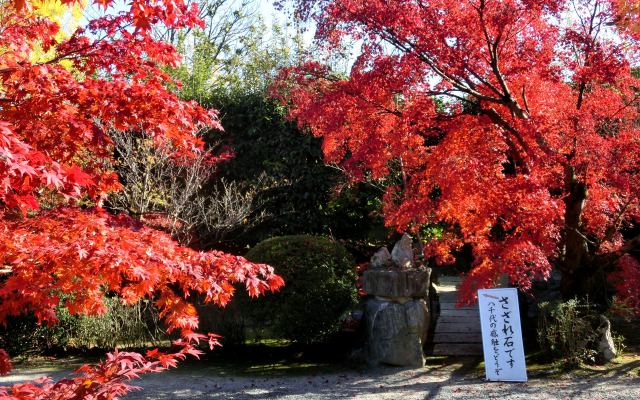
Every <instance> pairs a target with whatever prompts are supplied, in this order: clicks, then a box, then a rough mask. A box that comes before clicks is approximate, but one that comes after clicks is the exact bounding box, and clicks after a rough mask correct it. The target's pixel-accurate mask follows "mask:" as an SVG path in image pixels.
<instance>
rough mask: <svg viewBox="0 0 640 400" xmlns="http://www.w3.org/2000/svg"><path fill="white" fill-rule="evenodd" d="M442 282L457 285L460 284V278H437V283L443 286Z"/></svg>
mask: <svg viewBox="0 0 640 400" xmlns="http://www.w3.org/2000/svg"><path fill="white" fill-rule="evenodd" d="M444 282H447V283H456V284H458V283H461V282H462V277H460V276H439V277H438V283H440V284H443V283H444Z"/></svg>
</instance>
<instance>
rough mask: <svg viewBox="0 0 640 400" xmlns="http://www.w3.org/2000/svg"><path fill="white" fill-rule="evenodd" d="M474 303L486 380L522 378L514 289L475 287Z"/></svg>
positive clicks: (523, 365)
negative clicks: (480, 329) (476, 291)
mask: <svg viewBox="0 0 640 400" xmlns="http://www.w3.org/2000/svg"><path fill="white" fill-rule="evenodd" d="M478 306H479V308H480V326H481V328H482V349H483V351H484V368H485V372H486V375H487V380H489V381H508V382H526V380H527V366H526V363H525V358H524V345H523V343H522V327H521V325H520V308H519V306H518V291H517V289H514V288H502V289H482V290H478Z"/></svg>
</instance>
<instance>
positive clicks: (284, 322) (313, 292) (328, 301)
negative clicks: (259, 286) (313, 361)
mask: <svg viewBox="0 0 640 400" xmlns="http://www.w3.org/2000/svg"><path fill="white" fill-rule="evenodd" d="M246 257H247V258H248V259H249V260H251V261H254V262H260V263H266V264H270V265H272V266H273V267H274V268H275V269H276V273H278V274H279V275H280V276H282V278H283V279H284V281H285V286H284V288H283V289H281V290H280V292H278V293H273V294H266V295H265V296H262V297H259V298H257V299H249V298H247V297H246V296H241V297H240V298H239V301H240V304H241V308H242V310H243V312H244V313H245V315H247V317H248V319H249V320H250V321H251V323H252V324H254V325H255V326H256V327H257V326H259V327H263V328H265V327H266V328H267V329H268V330H270V335H271V336H272V337H274V338H284V339H291V340H295V341H298V342H305V343H310V342H317V341H321V340H323V339H326V338H328V337H329V336H330V335H331V334H332V333H335V332H336V331H337V330H338V328H339V326H340V317H341V316H342V315H343V313H344V312H345V311H346V310H347V309H348V308H349V307H351V306H353V305H354V304H355V302H356V300H357V289H356V274H355V270H354V262H353V259H352V257H351V255H350V254H349V253H348V252H347V250H346V249H345V248H344V246H342V245H341V244H339V243H336V242H334V241H332V240H330V239H327V238H323V237H317V236H309V235H297V236H282V237H276V238H272V239H268V240H265V241H263V242H261V243H259V244H258V245H257V246H255V247H254V248H253V249H251V250H250V251H249V253H247V255H246Z"/></svg>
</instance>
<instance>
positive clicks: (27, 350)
mask: <svg viewBox="0 0 640 400" xmlns="http://www.w3.org/2000/svg"><path fill="white" fill-rule="evenodd" d="M105 301H106V305H107V309H108V311H107V312H106V313H105V314H104V315H100V316H75V315H71V314H70V313H69V311H68V310H67V309H66V308H64V307H60V308H59V309H58V312H57V314H58V319H59V321H58V323H57V324H55V325H53V326H45V325H39V324H38V323H37V322H36V318H35V317H34V316H33V315H31V314H30V315H25V316H19V317H11V318H9V319H8V321H7V325H6V326H5V327H1V328H0V348H4V349H6V350H7V351H8V352H9V353H10V354H11V355H12V356H16V355H28V354H50V353H56V352H60V351H63V352H64V351H68V350H73V349H86V348H100V349H109V350H110V349H113V348H115V347H120V348H127V347H145V346H147V345H148V344H150V343H157V342H158V341H159V340H161V339H163V338H164V334H163V332H162V330H161V328H160V324H159V321H158V314H157V311H156V310H155V309H154V308H153V306H152V305H151V303H149V302H144V301H143V302H139V303H137V304H134V305H133V306H125V305H123V304H122V303H121V302H120V301H118V299H116V298H107V299H106V300H105Z"/></svg>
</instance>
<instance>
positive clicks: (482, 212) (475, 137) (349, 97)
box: [273, 0, 640, 311]
mask: <svg viewBox="0 0 640 400" xmlns="http://www.w3.org/2000/svg"><path fill="white" fill-rule="evenodd" d="M627 4H629V2H624V1H614V0H611V1H609V0H537V1H529V0H465V1H450V0H433V1H421V0H409V1H395V0H392V1H387V0H384V1H383V0H366V1H365V0H300V1H298V9H299V11H300V13H301V15H305V16H307V17H309V18H313V19H315V21H316V22H317V25H318V31H317V36H316V39H317V40H318V42H319V43H320V44H322V45H324V47H325V48H326V49H327V50H328V51H329V52H330V51H331V50H332V49H335V48H336V47H338V46H340V44H341V41H342V40H343V39H344V38H345V37H348V36H349V37H351V38H352V39H354V38H355V39H357V40H359V41H360V42H361V43H362V52H361V55H360V56H359V57H358V58H357V59H356V61H355V63H354V65H353V67H352V68H351V71H350V73H349V75H348V77H347V78H346V79H342V78H340V77H339V76H337V75H335V74H332V73H331V71H330V69H329V68H328V67H326V66H323V65H320V64H318V63H308V64H305V65H301V66H299V67H297V68H292V69H289V70H286V71H283V72H282V74H281V76H280V79H279V81H278V83H277V84H276V85H274V87H273V92H274V95H275V96H277V97H279V98H280V99H281V100H282V101H283V102H285V103H287V104H288V105H289V106H290V115H291V117H293V118H296V119H297V120H298V121H299V122H300V124H301V125H303V126H307V127H310V128H311V130H312V132H313V133H314V134H315V135H318V136H321V137H323V139H324V153H325V156H326V159H327V160H328V161H331V162H341V163H342V164H343V165H344V166H345V167H346V169H347V170H348V171H349V172H350V173H351V175H352V176H353V177H354V179H362V178H364V177H372V178H380V177H385V176H388V175H389V173H390V172H392V171H395V172H398V169H399V170H400V172H401V174H398V176H402V177H404V179H402V182H401V183H400V182H399V183H398V184H397V185H394V186H391V187H389V188H388V190H387V192H386V195H385V203H384V204H385V213H386V217H387V222H388V224H389V225H391V226H395V227H397V228H398V229H399V230H405V229H412V230H414V231H418V230H419V229H420V227H421V226H424V225H426V224H441V225H442V226H443V227H444V231H443V233H442V235H441V236H440V237H437V238H434V240H431V241H430V242H429V243H428V246H427V248H426V256H433V257H435V259H436V260H437V261H440V262H443V261H447V260H448V259H450V258H451V255H450V254H451V250H454V249H458V248H460V246H461V245H463V244H464V243H469V244H471V245H472V248H473V255H474V262H473V268H472V270H471V271H470V272H469V274H468V276H467V279H466V281H465V282H464V284H463V285H464V289H465V290H464V299H463V300H466V301H471V300H473V298H474V297H475V289H476V288H481V287H487V286H491V285H493V284H494V282H496V281H497V280H498V279H499V277H500V276H501V275H503V274H507V275H508V276H509V278H510V280H511V281H512V282H513V283H515V284H517V285H519V286H520V287H522V288H524V289H527V288H529V287H531V283H532V280H534V279H536V278H544V277H547V276H548V275H549V272H550V270H551V268H552V266H553V265H555V266H557V267H558V268H559V269H560V271H561V272H562V273H563V291H564V293H565V295H567V296H573V295H575V294H579V293H584V291H585V290H594V287H595V286H597V285H596V282H601V281H602V274H608V275H610V274H612V273H614V272H615V271H616V270H618V267H617V265H619V263H618V262H617V261H618V260H619V259H620V258H621V257H622V256H623V255H624V254H627V253H628V252H629V251H631V250H632V249H633V248H634V247H635V246H636V245H637V244H638V243H639V242H640V240H639V239H638V238H633V237H628V236H627V237H625V236H624V235H623V233H624V232H625V230H626V231H629V230H630V229H629V228H632V227H633V226H634V224H636V223H637V222H638V217H639V213H638V211H639V209H638V205H639V202H638V195H639V194H640V164H639V161H640V136H639V133H640V130H639V127H638V117H639V116H640V115H639V114H638V106H639V104H638V102H639V100H640V92H639V91H638V88H640V81H638V79H636V78H635V77H634V76H633V74H632V69H631V67H632V65H633V64H632V63H633V62H637V60H638V56H639V55H640V53H639V52H638V39H639V38H640V35H638V32H637V30H634V29H631V28H632V27H634V26H637V23H635V22H634V21H635V20H634V18H637V14H635V13H634V10H633V9H630V8H629V7H626V8H624V7H623V6H625V5H627ZM635 11H637V10H635ZM624 265H625V267H624V268H623V269H622V271H623V275H624V276H625V277H626V278H625V279H630V277H634V278H633V279H635V282H637V279H638V277H639V276H640V268H638V263H635V264H634V263H630V262H626V263H624ZM619 289H620V291H619V295H621V296H624V299H623V300H625V301H629V304H630V305H636V306H637V305H638V304H639V303H638V299H640V291H638V289H637V287H636V288H634V289H632V290H624V288H623V287H622V286H620V287H619ZM638 310H639V311H640V308H638Z"/></svg>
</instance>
